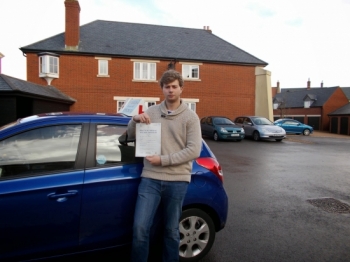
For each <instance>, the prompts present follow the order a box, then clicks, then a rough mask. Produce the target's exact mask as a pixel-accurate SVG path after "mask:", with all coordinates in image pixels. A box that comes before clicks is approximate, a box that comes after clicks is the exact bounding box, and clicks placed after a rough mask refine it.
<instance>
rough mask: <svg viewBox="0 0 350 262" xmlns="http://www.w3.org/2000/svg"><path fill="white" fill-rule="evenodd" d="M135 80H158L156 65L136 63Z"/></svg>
mask: <svg viewBox="0 0 350 262" xmlns="http://www.w3.org/2000/svg"><path fill="white" fill-rule="evenodd" d="M134 79H135V80H156V63H151V62H134Z"/></svg>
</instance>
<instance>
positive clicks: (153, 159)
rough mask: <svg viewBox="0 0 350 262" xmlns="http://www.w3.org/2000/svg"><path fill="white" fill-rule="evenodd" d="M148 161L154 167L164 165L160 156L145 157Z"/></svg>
mask: <svg viewBox="0 0 350 262" xmlns="http://www.w3.org/2000/svg"><path fill="white" fill-rule="evenodd" d="M145 158H146V160H147V161H148V162H150V164H151V165H152V166H160V165H161V164H162V162H161V160H160V156H157V155H154V156H146V157H145Z"/></svg>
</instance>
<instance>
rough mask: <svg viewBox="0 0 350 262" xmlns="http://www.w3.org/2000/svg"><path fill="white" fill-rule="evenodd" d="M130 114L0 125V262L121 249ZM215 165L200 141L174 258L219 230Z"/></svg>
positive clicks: (133, 182)
mask: <svg viewBox="0 0 350 262" xmlns="http://www.w3.org/2000/svg"><path fill="white" fill-rule="evenodd" d="M129 119H130V118H129V117H125V116H122V115H119V116H118V115H105V114H70V113H53V114H43V115H36V116H31V117H28V118H23V119H20V120H18V121H17V122H14V123H11V124H9V125H7V126H4V127H2V128H0V210H1V216H0V232H1V233H0V261H4V260H9V259H11V260H16V261H18V260H20V259H29V258H43V257H54V256H57V255H63V254H71V253H77V252H78V253H79V252H85V251H89V250H98V249H105V248H112V247H127V246H129V245H130V242H131V238H132V225H133V215H134V207H135V201H136V195H137V188H138V184H139V181H140V173H141V170H142V167H143V163H142V160H143V159H142V158H136V157H135V147H134V145H135V141H130V140H127V136H125V131H126V125H127V123H128V121H129ZM227 209H228V199H227V195H226V192H225V189H224V187H223V173H222V170H221V167H220V165H219V163H218V161H217V159H216V158H215V156H214V154H213V153H212V152H211V150H210V149H209V147H208V146H207V144H206V143H205V142H204V141H203V144H202V150H201V155H200V157H199V158H198V159H196V160H195V161H193V171H192V180H191V183H190V184H189V187H188V192H187V195H186V198H185V201H184V204H183V213H182V216H181V221H180V236H181V243H180V247H179V256H180V260H181V261H192V260H193V259H197V258H198V259H199V258H201V257H203V256H204V255H205V254H206V253H207V252H208V251H209V250H210V248H211V247H212V244H213V241H214V239H215V233H216V232H217V231H219V230H221V229H223V228H224V226H225V223H226V218H227V212H228V210H227Z"/></svg>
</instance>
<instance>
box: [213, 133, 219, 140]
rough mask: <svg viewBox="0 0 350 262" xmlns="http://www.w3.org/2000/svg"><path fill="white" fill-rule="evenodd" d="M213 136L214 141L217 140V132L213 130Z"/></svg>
mask: <svg viewBox="0 0 350 262" xmlns="http://www.w3.org/2000/svg"><path fill="white" fill-rule="evenodd" d="M213 138H214V140H215V141H219V135H218V133H217V132H214V135H213Z"/></svg>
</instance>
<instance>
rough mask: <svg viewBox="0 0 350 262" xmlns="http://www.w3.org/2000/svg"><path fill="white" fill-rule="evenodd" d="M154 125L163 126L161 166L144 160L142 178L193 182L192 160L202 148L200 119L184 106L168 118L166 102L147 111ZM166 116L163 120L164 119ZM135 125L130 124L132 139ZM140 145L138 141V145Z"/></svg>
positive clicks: (133, 123) (129, 131)
mask: <svg viewBox="0 0 350 262" xmlns="http://www.w3.org/2000/svg"><path fill="white" fill-rule="evenodd" d="M146 113H147V114H148V115H149V116H150V119H151V123H161V125H162V127H161V144H162V146H161V156H160V157H161V166H153V165H151V164H150V163H149V162H148V161H147V160H146V159H144V167H143V171H142V174H141V176H142V177H148V178H152V179H157V180H165V181H187V182H190V181H191V170H192V160H194V159H196V158H197V157H198V156H199V154H200V151H201V147H202V134H201V129H200V123H199V118H198V116H197V114H196V113H195V112H193V111H192V110H190V109H189V108H188V107H187V105H186V104H185V103H183V102H182V101H181V105H180V106H179V107H178V108H177V109H176V110H175V111H173V112H171V113H170V114H168V111H167V108H166V106H165V102H164V101H163V102H162V103H161V104H159V105H154V106H151V107H149V108H148V109H147V110H146ZM162 116H163V117H162ZM135 128H136V122H135V121H133V120H132V119H131V120H130V122H129V124H128V136H129V138H134V137H135ZM136 143H137V141H136Z"/></svg>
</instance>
